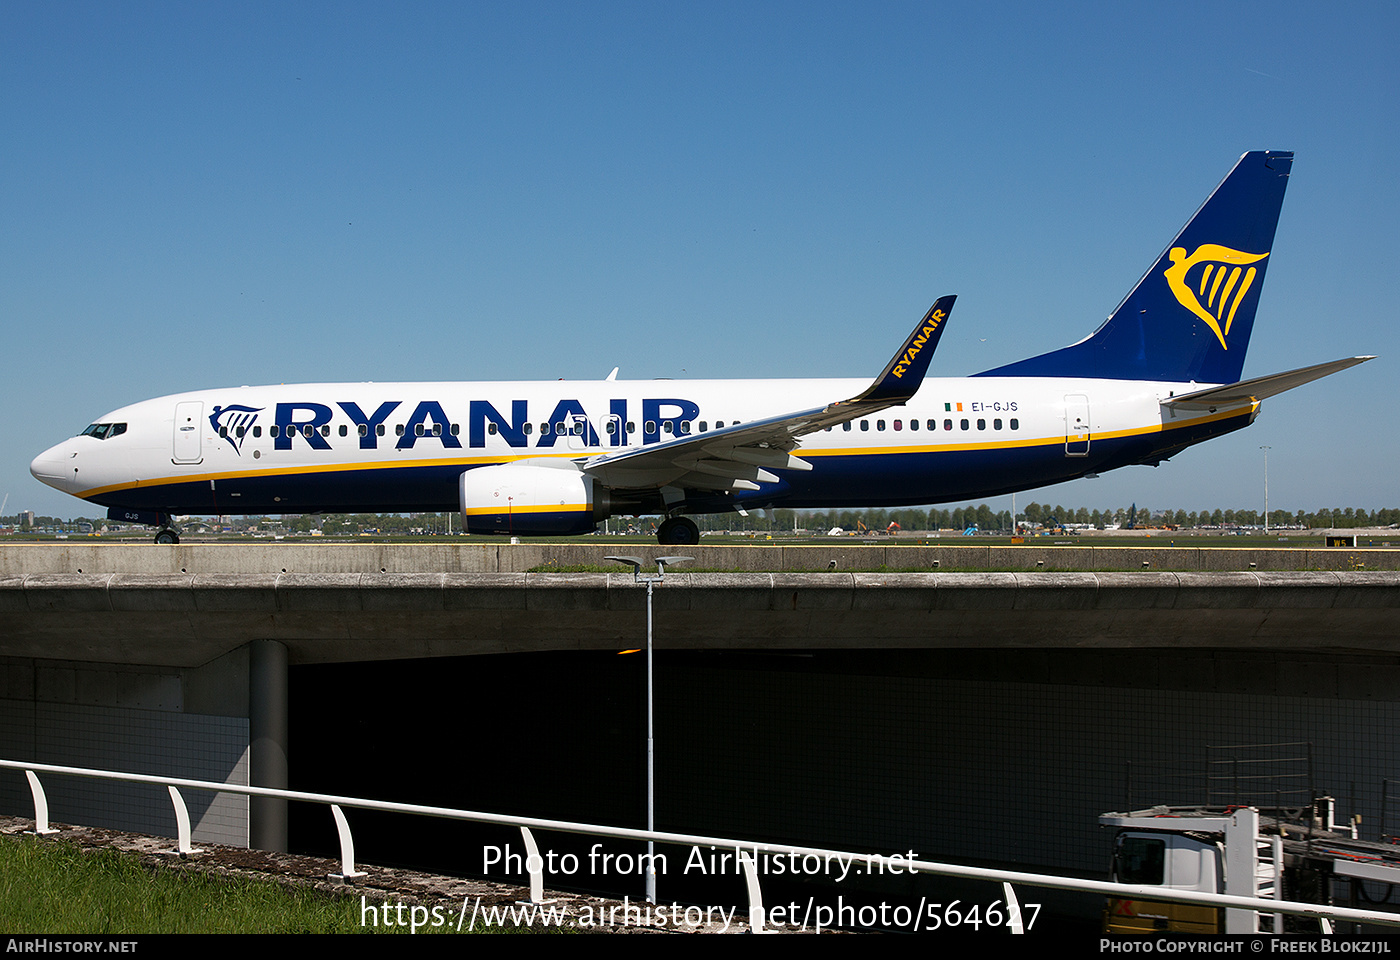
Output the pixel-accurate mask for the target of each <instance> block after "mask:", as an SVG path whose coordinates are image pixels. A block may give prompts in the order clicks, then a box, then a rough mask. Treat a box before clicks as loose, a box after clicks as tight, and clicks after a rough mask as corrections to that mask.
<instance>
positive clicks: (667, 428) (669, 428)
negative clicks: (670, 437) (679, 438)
mask: <svg viewBox="0 0 1400 960" xmlns="http://www.w3.org/2000/svg"><path fill="white" fill-rule="evenodd" d="M674 427H675V423H674V422H673V421H671V420H662V421H661V429H662V431H663V432H664V433H671V432H673V429H674Z"/></svg>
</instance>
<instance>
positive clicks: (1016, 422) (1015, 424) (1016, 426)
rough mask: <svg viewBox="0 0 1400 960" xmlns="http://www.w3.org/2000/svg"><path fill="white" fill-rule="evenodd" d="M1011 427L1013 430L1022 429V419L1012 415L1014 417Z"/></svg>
mask: <svg viewBox="0 0 1400 960" xmlns="http://www.w3.org/2000/svg"><path fill="white" fill-rule="evenodd" d="M1011 429H1012V430H1020V429H1021V421H1020V420H1017V419H1016V418H1015V417H1012V418H1011Z"/></svg>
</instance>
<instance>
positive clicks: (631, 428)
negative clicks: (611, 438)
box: [627, 420, 637, 433]
mask: <svg viewBox="0 0 1400 960" xmlns="http://www.w3.org/2000/svg"><path fill="white" fill-rule="evenodd" d="M627 432H628V433H636V432H637V425H636V424H635V423H633V422H632V421H631V420H628V421H627Z"/></svg>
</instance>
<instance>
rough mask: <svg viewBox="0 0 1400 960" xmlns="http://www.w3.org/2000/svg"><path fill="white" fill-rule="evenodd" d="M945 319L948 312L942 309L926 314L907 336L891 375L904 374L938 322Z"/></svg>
mask: <svg viewBox="0 0 1400 960" xmlns="http://www.w3.org/2000/svg"><path fill="white" fill-rule="evenodd" d="M946 319H948V314H946V313H945V312H943V311H942V310H934V311H933V312H932V313H930V314H929V315H928V320H927V321H926V322H925V323H924V325H923V326H922V327H920V328H919V329H918V331H917V332H916V333H915V334H914V335H913V336H912V337H910V338H909V342H908V343H907V344H905V346H904V352H903V353H901V354H900V355H899V359H898V360H896V361H895V364H894V369H893V370H891V371H890V375H891V376H894V377H903V376H904V373H905V371H907V370H908V369H909V365H910V364H911V363H913V362H914V358H915V357H917V356H918V355H919V351H920V350H922V349H923V348H924V345H925V344H927V343H928V340H929V337H930V336H932V335H933V333H934V331H936V330H937V329H938V326H939V324H941V323H942V322H943V321H944V320H946Z"/></svg>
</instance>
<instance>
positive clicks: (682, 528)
mask: <svg viewBox="0 0 1400 960" xmlns="http://www.w3.org/2000/svg"><path fill="white" fill-rule="evenodd" d="M656 542H657V543H663V544H668V545H670V544H674V545H677V546H693V545H694V544H697V543H699V542H700V528H699V527H698V526H696V525H695V521H694V520H692V519H690V518H689V517H672V518H671V519H669V520H666V521H664V522H663V523H662V524H661V526H659V527H657V529H656Z"/></svg>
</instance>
